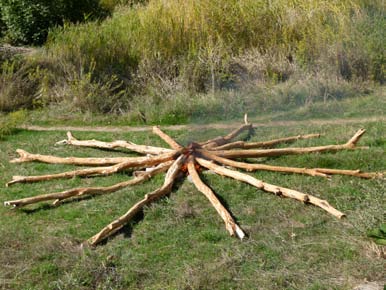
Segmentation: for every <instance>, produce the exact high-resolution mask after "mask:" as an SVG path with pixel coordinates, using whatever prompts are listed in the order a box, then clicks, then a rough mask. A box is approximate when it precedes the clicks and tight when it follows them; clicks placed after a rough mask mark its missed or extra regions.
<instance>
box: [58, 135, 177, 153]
mask: <svg viewBox="0 0 386 290" xmlns="http://www.w3.org/2000/svg"><path fill="white" fill-rule="evenodd" d="M55 145H74V146H80V147H91V148H99V149H110V150H113V149H116V148H124V149H128V150H130V151H133V152H137V153H140V154H151V155H158V154H163V153H167V152H170V151H171V150H170V149H166V148H162V147H154V146H146V145H137V144H135V143H132V142H127V141H122V140H116V141H112V142H103V141H98V140H95V139H92V140H78V139H76V138H75V137H74V136H73V135H72V134H71V132H67V139H66V140H62V141H59V142H56V144H55Z"/></svg>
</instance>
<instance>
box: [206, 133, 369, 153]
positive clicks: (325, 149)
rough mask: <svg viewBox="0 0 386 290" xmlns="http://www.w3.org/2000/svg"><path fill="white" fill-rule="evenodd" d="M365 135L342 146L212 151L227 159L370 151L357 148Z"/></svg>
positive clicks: (358, 136) (360, 134) (358, 134)
mask: <svg viewBox="0 0 386 290" xmlns="http://www.w3.org/2000/svg"><path fill="white" fill-rule="evenodd" d="M364 133H365V130H364V129H361V130H359V131H358V132H357V133H355V135H354V136H353V137H352V138H351V139H350V140H349V141H348V142H346V143H344V144H340V145H325V146H315V147H292V148H291V147H290V148H279V149H255V150H217V151H212V153H213V154H215V155H218V156H221V157H225V158H257V157H273V156H281V155H298V154H308V153H316V152H336V151H339V150H352V149H368V147H356V146H355V145H356V143H357V142H358V141H359V139H360V137H361V136H362V135H363V134H364Z"/></svg>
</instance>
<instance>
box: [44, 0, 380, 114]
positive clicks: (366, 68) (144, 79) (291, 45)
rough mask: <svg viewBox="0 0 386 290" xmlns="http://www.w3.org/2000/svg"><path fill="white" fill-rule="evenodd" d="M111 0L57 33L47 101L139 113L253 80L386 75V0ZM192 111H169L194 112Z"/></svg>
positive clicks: (51, 46) (47, 57)
mask: <svg viewBox="0 0 386 290" xmlns="http://www.w3.org/2000/svg"><path fill="white" fill-rule="evenodd" d="M105 2H106V3H107V4H106V5H110V6H111V7H118V8H116V9H115V12H114V13H113V14H112V16H111V17H110V18H107V19H106V20H104V21H102V22H88V23H84V24H81V25H74V24H65V25H64V26H63V27H59V28H56V29H54V30H52V31H51V32H50V34H49V37H48V42H47V43H46V45H45V51H44V53H42V55H41V58H42V59H43V60H44V62H47V63H54V64H55V66H56V67H58V68H59V70H58V71H56V72H55V71H50V72H49V76H50V77H49V79H52V80H53V81H52V82H46V84H45V85H44V86H43V87H44V92H45V98H44V99H46V100H47V101H48V102H61V101H66V102H69V103H73V104H74V107H76V108H78V109H79V108H80V109H81V110H91V111H96V112H113V111H133V110H136V111H139V113H138V115H139V116H140V115H143V114H146V113H143V112H142V111H143V109H140V108H141V107H143V104H145V103H146V104H151V106H154V108H157V107H159V106H162V104H165V103H166V104H167V105H166V107H167V106H169V107H170V106H173V104H175V103H178V102H179V101H177V100H175V98H181V96H184V97H183V98H182V99H184V100H185V99H186V100H187V101H189V100H192V102H193V103H196V104H199V103H200V101H198V99H199V98H201V97H199V95H200V96H202V94H206V93H211V94H213V93H214V92H216V91H218V90H229V89H231V90H234V89H239V88H242V87H244V86H245V84H247V83H248V85H249V86H250V84H253V85H257V86H259V85H260V84H266V83H269V84H271V83H273V84H277V83H281V82H286V81H288V80H289V79H290V78H302V76H304V75H306V76H307V77H308V76H315V77H316V78H320V76H319V75H320V74H322V75H328V76H329V77H330V78H331V79H342V80H344V81H355V82H356V81H357V80H361V81H369V80H370V81H377V82H383V80H384V52H383V50H382V41H383V40H384V32H383V29H382V25H384V21H385V20H384V17H380V16H381V15H382V13H383V8H382V7H383V5H382V1H380V0H377V1H374V3H373V4H368V3H367V2H366V1H363V0H343V1H337V0H333V1H327V0H321V1H311V0H301V1H298V0H296V1H295V0H290V1H255V0H243V1H236V0H222V1H220V0H212V1H209V0H196V1H193V0H170V1H162V0H150V1H123V2H120V1H115V0H111V1H108V0H106V1H105ZM110 2H111V3H110ZM108 3H110V4H108ZM117 5H118V6H117ZM50 83H52V84H53V85H51V84H50ZM74 92H75V93H76V95H77V97H76V100H75V99H74V97H73V93H74ZM197 93H199V94H197ZM213 95H215V94H213ZM109 96H111V97H109ZM194 98H196V99H197V102H195V100H193V99H194ZM182 107H184V106H182ZM185 107H186V108H188V107H189V109H186V110H185V111H184V110H183V109H182V111H180V112H179V113H178V114H177V113H176V112H173V110H170V111H168V112H167V113H166V112H165V114H170V115H173V114H174V115H178V116H180V115H184V114H187V115H189V114H192V112H193V111H194V110H195V109H194V108H191V107H190V106H185ZM174 109H175V107H174ZM196 109H197V108H196ZM149 118H150V119H152V117H151V116H150V115H148V116H145V117H144V118H143V119H146V120H149Z"/></svg>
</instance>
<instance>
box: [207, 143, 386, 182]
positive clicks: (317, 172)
mask: <svg viewBox="0 0 386 290" xmlns="http://www.w3.org/2000/svg"><path fill="white" fill-rule="evenodd" d="M200 153H201V155H202V156H204V157H205V158H207V159H211V160H214V161H216V162H219V163H221V164H223V165H228V166H232V167H236V168H241V169H245V170H247V171H255V170H266V171H275V172H284V173H299V174H306V175H311V176H320V177H329V175H335V174H336V175H349V176H355V177H360V178H367V179H371V178H383V176H384V173H382V172H362V171H360V170H344V169H329V168H299V167H286V166H275V165H266V164H256V163H253V164H250V163H244V162H239V161H234V160H230V159H227V158H223V157H220V156H217V155H214V154H212V153H211V152H210V151H206V150H202V151H200Z"/></svg>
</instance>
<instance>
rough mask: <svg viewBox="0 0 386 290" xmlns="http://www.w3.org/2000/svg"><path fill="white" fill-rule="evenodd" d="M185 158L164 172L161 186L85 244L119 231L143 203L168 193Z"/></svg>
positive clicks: (91, 243)
mask: <svg viewBox="0 0 386 290" xmlns="http://www.w3.org/2000/svg"><path fill="white" fill-rule="evenodd" d="M185 159H186V158H185V156H184V155H181V156H180V157H178V158H177V160H176V161H174V163H173V164H172V166H171V167H170V168H169V170H168V172H167V173H166V176H165V182H164V184H163V186H162V187H160V188H158V189H157V190H155V191H153V192H151V193H147V194H146V195H145V197H144V198H143V199H142V200H140V201H139V202H137V203H136V204H135V205H133V206H132V207H131V208H130V209H129V211H127V212H126V213H125V214H124V215H122V216H121V217H119V218H118V219H116V220H114V221H113V222H111V223H110V224H108V225H107V226H106V227H104V228H103V229H102V230H101V231H100V232H99V233H97V234H96V235H94V236H93V237H91V238H90V239H88V240H87V244H89V245H92V246H95V245H96V244H98V243H99V242H100V241H102V240H104V239H106V238H107V237H109V236H111V235H113V234H114V233H116V232H117V231H119V230H120V229H121V228H122V227H123V226H124V225H125V224H127V223H128V222H129V221H130V220H131V219H132V218H133V217H134V216H135V214H136V213H138V212H139V211H140V210H141V209H142V208H143V207H144V206H145V205H148V204H150V203H151V202H153V201H154V200H156V199H159V198H161V197H163V196H165V195H166V194H168V193H169V192H170V191H171V190H172V186H173V183H174V181H175V179H176V177H177V175H178V174H179V172H180V168H181V166H182V164H183V163H184V162H185Z"/></svg>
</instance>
